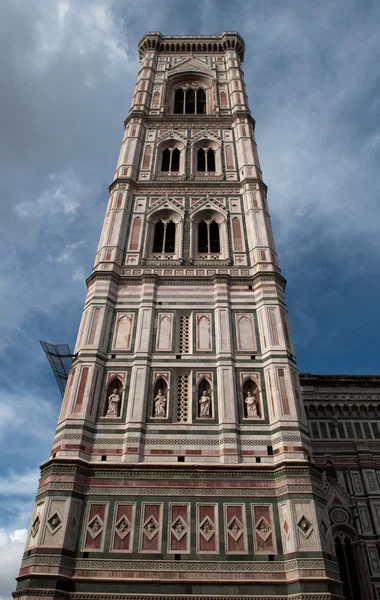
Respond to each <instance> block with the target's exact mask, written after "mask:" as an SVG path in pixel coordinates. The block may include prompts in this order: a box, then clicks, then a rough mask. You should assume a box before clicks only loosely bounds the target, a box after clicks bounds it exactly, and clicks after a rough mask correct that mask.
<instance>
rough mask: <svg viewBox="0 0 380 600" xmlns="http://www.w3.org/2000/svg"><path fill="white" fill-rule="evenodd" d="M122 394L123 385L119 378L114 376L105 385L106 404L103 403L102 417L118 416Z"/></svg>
mask: <svg viewBox="0 0 380 600" xmlns="http://www.w3.org/2000/svg"><path fill="white" fill-rule="evenodd" d="M122 394H123V384H122V382H121V380H120V379H119V377H118V376H117V375H115V376H114V377H113V378H112V379H111V380H110V381H109V382H108V384H107V391H106V402H105V403H104V412H103V416H109V417H119V416H120V413H121V400H122Z"/></svg>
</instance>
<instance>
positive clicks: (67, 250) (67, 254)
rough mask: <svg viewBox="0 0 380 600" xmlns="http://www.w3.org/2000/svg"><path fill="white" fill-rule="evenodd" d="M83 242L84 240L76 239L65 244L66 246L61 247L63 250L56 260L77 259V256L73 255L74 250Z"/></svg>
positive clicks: (63, 261) (61, 261)
mask: <svg viewBox="0 0 380 600" xmlns="http://www.w3.org/2000/svg"><path fill="white" fill-rule="evenodd" d="M84 243H85V241H84V240H78V241H77V242H73V243H72V244H66V246H65V247H64V248H63V250H62V251H61V253H60V254H59V256H58V257H57V262H60V263H68V262H72V261H73V260H77V256H74V252H75V250H77V248H80V246H83V244H84ZM82 281H83V279H82Z"/></svg>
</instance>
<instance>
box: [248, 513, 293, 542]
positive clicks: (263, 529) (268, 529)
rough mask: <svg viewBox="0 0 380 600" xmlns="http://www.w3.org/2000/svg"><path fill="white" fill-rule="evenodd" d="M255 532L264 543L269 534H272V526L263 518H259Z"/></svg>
mask: <svg viewBox="0 0 380 600" xmlns="http://www.w3.org/2000/svg"><path fill="white" fill-rule="evenodd" d="M286 525H287V523H286ZM284 529H285V523H284ZM255 530H256V533H257V535H259V536H260V537H261V539H262V540H263V541H264V542H266V541H267V539H268V538H269V536H270V534H271V533H272V526H271V524H270V523H268V521H267V520H266V519H265V517H261V519H259V520H258V522H257V523H256V527H255ZM286 533H287V532H286Z"/></svg>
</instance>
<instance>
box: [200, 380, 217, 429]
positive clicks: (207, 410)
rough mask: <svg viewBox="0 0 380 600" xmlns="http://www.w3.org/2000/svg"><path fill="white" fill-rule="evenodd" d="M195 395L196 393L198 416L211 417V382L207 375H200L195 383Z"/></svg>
mask: <svg viewBox="0 0 380 600" xmlns="http://www.w3.org/2000/svg"><path fill="white" fill-rule="evenodd" d="M197 395H198V408H197V410H198V414H197V416H198V418H209V419H211V418H212V417H213V402H212V389H211V382H210V381H209V379H208V378H207V377H205V376H204V377H202V378H201V379H200V380H199V381H198V384H197Z"/></svg>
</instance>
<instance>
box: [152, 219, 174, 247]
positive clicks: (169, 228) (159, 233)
mask: <svg viewBox="0 0 380 600" xmlns="http://www.w3.org/2000/svg"><path fill="white" fill-rule="evenodd" d="M153 252H157V253H160V254H162V253H167V254H173V253H174V252H175V223H174V222H173V221H171V220H170V221H167V220H164V221H158V222H157V223H156V225H155V228H154V238H153Z"/></svg>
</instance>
